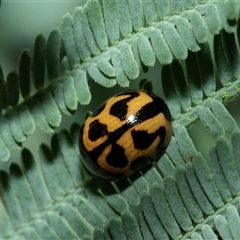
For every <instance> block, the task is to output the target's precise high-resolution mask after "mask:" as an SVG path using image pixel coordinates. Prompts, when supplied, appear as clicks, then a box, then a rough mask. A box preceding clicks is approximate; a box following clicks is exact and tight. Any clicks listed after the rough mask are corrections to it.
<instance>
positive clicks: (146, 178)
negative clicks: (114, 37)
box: [0, 125, 240, 239]
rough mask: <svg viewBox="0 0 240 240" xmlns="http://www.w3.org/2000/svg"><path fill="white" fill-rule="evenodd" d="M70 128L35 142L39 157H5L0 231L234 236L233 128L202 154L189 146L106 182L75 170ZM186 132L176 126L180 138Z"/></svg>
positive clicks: (12, 234) (238, 140)
mask: <svg viewBox="0 0 240 240" xmlns="http://www.w3.org/2000/svg"><path fill="white" fill-rule="evenodd" d="M78 128H79V126H78V125H73V126H72V128H71V135H70V134H69V133H68V132H67V131H66V130H62V131H61V132H60V133H59V134H55V135H54V136H53V137H52V141H51V148H49V147H48V146H47V145H45V144H42V145H41V146H40V149H39V158H40V161H38V160H37V159H35V158H34V157H33V155H32V154H31V152H30V151H29V150H27V149H23V150H22V153H21V156H22V167H21V168H20V167H19V166H18V165H16V164H15V163H12V164H11V167H10V169H9V173H6V172H4V171H1V172H0V178H1V180H0V186H1V187H0V189H1V192H0V193H1V201H0V211H1V218H0V229H1V231H0V238H4V239H16V237H24V238H27V239H29V238H33V237H35V238H53V237H58V238H69V237H72V238H76V239H79V238H80V239H82V238H83V237H84V239H99V238H101V237H102V238H104V237H105V238H108V239H117V238H119V239H120V238H121V239H124V238H126V239H128V238H131V237H137V239H152V238H155V239H163V238H173V239H180V238H181V239H188V238H191V237H192V238H193V237H196V236H198V237H200V236H201V237H202V238H205V237H206V236H211V237H216V234H218V235H220V236H221V237H223V236H229V234H231V236H238V234H239V226H240V225H239V224H240V218H239V215H238V211H239V207H240V205H239V193H240V187H239V186H240V182H239V181H240V177H239V169H240V168H239V166H240V164H239V159H240V157H239V144H240V132H239V130H237V131H234V133H233V134H232V135H231V142H230V141H229V140H228V139H227V138H225V137H223V136H222V137H220V138H219V139H218V140H217V142H216V146H214V147H213V148H212V149H211V151H210V155H209V159H208V160H206V159H205V158H204V157H203V156H202V155H201V154H200V153H198V152H197V151H196V150H194V151H195V153H194V154H193V155H192V159H191V161H189V162H185V163H184V156H183V155H182V156H181V159H182V162H173V161H171V155H169V152H168V153H167V154H165V155H164V158H163V159H162V158H161V160H160V161H159V162H158V167H156V168H155V167H151V169H149V168H146V169H144V170H143V172H142V176H140V175H139V173H136V174H135V175H134V176H133V177H131V178H129V179H123V180H122V181H119V182H116V183H110V182H107V181H105V180H100V179H91V178H89V176H87V175H86V173H84V172H83V171H82V166H81V162H80V156H79V151H78V144H77V143H78V134H76V129H78ZM182 128H184V127H182ZM182 131H183V130H182ZM187 137H188V136H187V133H186V132H183V133H182V138H181V139H182V140H183V141H182V142H185V141H186V142H187ZM173 141H174V140H173ZM179 144H180V141H179V142H178V143H177V144H175V145H177V146H176V150H177V149H180V152H181V147H180V145H179ZM192 147H193V148H194V149H195V147H194V145H193V146H192ZM171 149H173V146H171ZM176 150H175V151H173V152H171V154H172V155H174V154H175V153H176ZM69 159H71V161H69ZM174 159H176V156H175V158H174ZM162 162H165V163H162ZM166 166H171V167H170V168H168V170H166V169H167V168H166ZM167 172H168V173H169V174H170V175H169V174H167ZM137 219H138V220H137ZM22 226H24V227H22ZM230 239H231V238H230Z"/></svg>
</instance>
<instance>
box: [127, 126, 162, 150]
mask: <svg viewBox="0 0 240 240" xmlns="http://www.w3.org/2000/svg"><path fill="white" fill-rule="evenodd" d="M131 134H132V138H133V143H134V147H135V148H137V149H141V150H144V149H146V148H148V147H149V146H151V144H152V143H153V142H154V140H155V139H156V137H157V135H158V134H157V133H156V132H154V133H151V134H149V133H148V132H147V131H136V130H134V129H133V130H132V132H131Z"/></svg>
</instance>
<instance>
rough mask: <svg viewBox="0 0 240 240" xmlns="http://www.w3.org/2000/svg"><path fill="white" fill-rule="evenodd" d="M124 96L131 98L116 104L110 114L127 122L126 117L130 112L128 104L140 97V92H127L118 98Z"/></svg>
mask: <svg viewBox="0 0 240 240" xmlns="http://www.w3.org/2000/svg"><path fill="white" fill-rule="evenodd" d="M122 95H130V96H129V97H127V98H124V99H122V100H119V101H117V102H115V103H114V104H113V105H112V106H111V108H110V114H111V115H112V116H115V117H117V118H119V119H120V120H121V121H123V120H126V115H127V112H128V106H127V103H128V102H129V101H131V100H132V99H133V98H135V97H137V96H139V93H138V92H126V93H124V94H119V95H117V96H122Z"/></svg>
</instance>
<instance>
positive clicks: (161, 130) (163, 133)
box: [157, 127, 167, 149]
mask: <svg viewBox="0 0 240 240" xmlns="http://www.w3.org/2000/svg"><path fill="white" fill-rule="evenodd" d="M157 132H158V136H159V137H160V139H161V141H160V143H159V144H158V146H157V149H162V148H163V143H164V141H165V138H166V134H167V133H166V129H165V127H160V128H159V129H158V131H157Z"/></svg>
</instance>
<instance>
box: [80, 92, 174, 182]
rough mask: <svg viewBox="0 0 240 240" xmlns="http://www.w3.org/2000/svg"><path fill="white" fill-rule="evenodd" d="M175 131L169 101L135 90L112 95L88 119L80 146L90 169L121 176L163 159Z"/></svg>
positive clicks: (110, 176)
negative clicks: (162, 156)
mask: <svg viewBox="0 0 240 240" xmlns="http://www.w3.org/2000/svg"><path fill="white" fill-rule="evenodd" d="M171 135H172V124H171V116H170V112H169V109H168V107H167V105H166V104H165V102H164V101H163V100H162V99H161V98H160V97H158V96H156V95H154V94H152V93H148V92H145V91H143V90H133V91H127V92H123V93H120V94H118V95H116V96H114V97H112V98H110V99H109V100H107V101H106V102H105V103H104V104H102V105H101V106H100V107H99V108H98V109H97V110H96V111H95V112H94V113H93V114H92V115H91V116H90V117H89V118H88V119H86V121H85V123H84V124H83V126H82V127H81V132H80V139H79V147H80V152H81V155H82V160H83V163H84V165H85V166H86V168H87V169H88V170H89V171H90V172H92V173H94V174H95V175H96V176H98V177H101V178H104V179H108V180H118V179H120V178H122V177H126V176H130V175H131V174H133V173H134V172H136V171H138V170H140V169H141V168H143V167H144V166H146V165H147V164H149V163H150V162H152V161H155V160H157V159H159V158H160V157H161V155H162V154H163V153H164V151H165V149H166V147H167V146H168V144H169V141H170V139H171Z"/></svg>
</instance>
